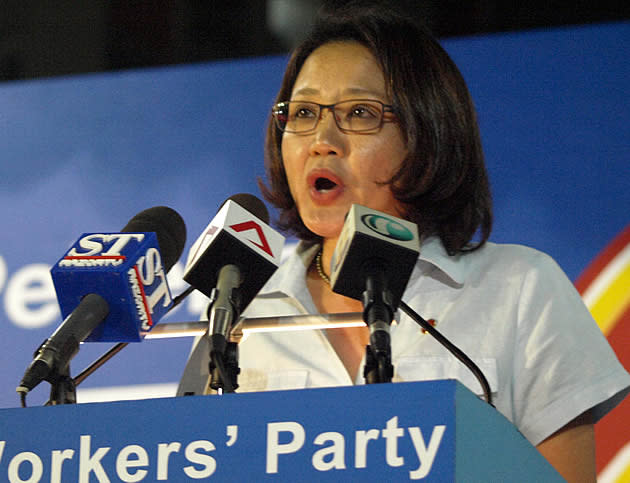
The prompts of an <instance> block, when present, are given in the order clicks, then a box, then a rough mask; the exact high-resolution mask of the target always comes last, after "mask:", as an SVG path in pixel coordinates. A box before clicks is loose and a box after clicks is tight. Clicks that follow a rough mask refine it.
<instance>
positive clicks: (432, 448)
mask: <svg viewBox="0 0 630 483" xmlns="http://www.w3.org/2000/svg"><path fill="white" fill-rule="evenodd" d="M408 429H409V435H410V436H411V440H412V441H413V447H414V448H415V449H416V454H417V455H418V461H419V462H420V466H418V469H416V470H415V471H410V472H409V478H410V479H412V480H419V479H421V478H424V477H425V476H427V475H428V474H429V471H431V467H432V466H433V461H435V455H436V454H437V451H438V448H439V447H440V442H441V441H442V436H444V431H446V426H443V425H438V426H435V427H434V428H433V431H432V433H431V438H429V447H428V448H427V446H426V445H425V444H424V438H423V437H422V431H420V428H418V427H415V428H408Z"/></svg>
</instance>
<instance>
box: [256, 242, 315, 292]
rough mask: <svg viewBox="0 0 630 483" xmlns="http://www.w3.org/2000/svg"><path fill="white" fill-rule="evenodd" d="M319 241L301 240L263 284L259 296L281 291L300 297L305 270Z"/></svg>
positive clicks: (303, 287)
mask: <svg viewBox="0 0 630 483" xmlns="http://www.w3.org/2000/svg"><path fill="white" fill-rule="evenodd" d="M319 248H320V245H319V243H313V242H305V241H301V242H299V243H298V244H297V246H296V247H295V249H294V250H293V251H292V253H291V254H290V255H289V256H288V257H287V258H286V259H285V260H283V261H282V264H281V265H280V267H279V268H278V270H276V272H275V273H274V274H273V276H272V277H271V278H270V279H269V281H268V282H267V283H266V284H265V286H264V287H263V289H262V290H261V291H260V293H259V296H265V295H267V296H271V295H274V294H277V293H282V294H285V295H288V296H290V297H294V298H298V299H299V298H300V295H301V294H303V293H304V291H305V290H307V288H306V272H307V270H308V267H309V266H310V264H311V263H312V262H313V259H314V258H315V255H317V252H318V251H319Z"/></svg>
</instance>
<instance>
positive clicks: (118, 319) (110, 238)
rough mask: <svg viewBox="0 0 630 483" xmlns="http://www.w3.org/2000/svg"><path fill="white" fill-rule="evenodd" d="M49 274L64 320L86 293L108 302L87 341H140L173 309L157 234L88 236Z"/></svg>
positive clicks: (80, 240) (84, 236) (82, 237)
mask: <svg viewBox="0 0 630 483" xmlns="http://www.w3.org/2000/svg"><path fill="white" fill-rule="evenodd" d="M51 275H52V279H53V284H54V286H55V291H56V292H57V300H58V302H59V307H60V308H61V314H62V316H63V317H64V318H66V317H67V316H68V315H69V314H70V313H71V312H72V311H73V310H74V309H75V308H76V307H77V305H79V302H80V301H81V299H82V298H83V297H84V296H85V295H87V294H90V293H96V294H98V295H100V296H101V297H103V298H104V299H105V300H106V301H107V304H108V305H109V314H108V315H107V317H106V318H105V320H103V322H102V323H101V324H100V325H99V326H98V327H97V328H96V329H94V331H92V333H91V334H90V335H89V336H88V338H87V339H86V342H140V341H141V340H142V338H143V336H144V334H146V333H147V332H149V331H150V330H151V329H152V328H153V326H154V325H155V324H156V323H157V322H158V320H159V319H160V318H161V317H162V316H163V315H165V314H166V313H167V312H168V311H169V309H170V308H171V306H172V305H173V299H172V296H171V292H170V289H169V287H168V283H167V281H166V272H165V270H164V266H163V264H162V259H161V256H160V252H159V246H158V241H157V237H156V235H155V233H84V234H83V235H81V237H80V238H79V240H77V242H76V243H75V244H74V245H73V246H72V247H71V248H70V250H68V252H67V253H66V254H65V255H64V256H63V257H62V258H61V259H60V260H59V261H58V262H57V263H56V264H55V266H54V267H53V268H52V269H51Z"/></svg>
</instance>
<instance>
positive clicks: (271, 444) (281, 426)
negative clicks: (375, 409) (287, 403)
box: [266, 416, 446, 480]
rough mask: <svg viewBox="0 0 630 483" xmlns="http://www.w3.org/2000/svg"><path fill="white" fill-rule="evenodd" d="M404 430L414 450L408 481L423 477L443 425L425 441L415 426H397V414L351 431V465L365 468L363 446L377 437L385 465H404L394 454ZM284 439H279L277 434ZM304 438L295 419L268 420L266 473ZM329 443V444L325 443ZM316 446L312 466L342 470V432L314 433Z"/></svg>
mask: <svg viewBox="0 0 630 483" xmlns="http://www.w3.org/2000/svg"><path fill="white" fill-rule="evenodd" d="M405 429H407V433H408V434H409V437H410V439H411V442H412V444H413V447H414V449H415V452H416V456H417V458H418V459H417V461H418V463H419V465H418V467H417V468H416V469H415V470H413V471H409V477H410V479H412V480H419V479H421V478H424V477H426V476H427V475H428V474H429V472H430V471H431V468H432V467H433V463H434V461H435V457H436V455H437V452H438V450H439V448H440V444H441V442H442V436H444V432H445V431H446V426H444V425H437V426H435V427H433V428H432V430H431V437H430V438H429V442H428V444H427V443H426V442H425V440H424V438H423V436H422V431H421V430H420V428H419V427H417V426H416V427H408V428H400V427H399V426H398V416H394V417H392V418H391V419H389V420H388V421H387V423H386V424H385V428H383V429H382V430H378V429H367V430H357V431H355V433H354V467H355V468H366V467H367V459H368V458H367V453H368V451H367V449H368V443H369V442H370V441H375V440H378V439H380V438H382V439H384V440H385V461H386V462H387V465H388V466H391V467H400V466H403V465H404V464H405V459H404V458H403V457H402V456H400V455H399V453H398V440H399V439H400V438H404V436H405ZM282 433H285V434H284V435H283V437H282V439H283V440H284V442H282V443H281V442H280V440H281V434H282ZM305 440H306V432H305V430H304V427H303V426H302V425H301V424H299V423H297V422H295V421H282V422H276V423H269V424H268V425H267V464H266V472H267V473H278V472H279V457H280V455H290V454H295V453H297V452H298V451H300V450H301V449H302V447H303V446H304V442H305ZM328 443H330V444H328ZM313 444H314V445H316V446H324V445H326V446H325V447H324V448H321V449H317V450H316V451H315V452H314V453H313V457H312V460H311V461H312V464H313V468H315V469H316V470H318V471H329V470H333V469H334V470H343V469H346V467H347V466H346V459H345V449H346V441H345V438H344V436H343V434H341V433H338V432H332V431H327V432H324V433H320V434H318V435H317V436H316V437H315V439H314V440H313Z"/></svg>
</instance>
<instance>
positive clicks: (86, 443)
mask: <svg viewBox="0 0 630 483" xmlns="http://www.w3.org/2000/svg"><path fill="white" fill-rule="evenodd" d="M91 443H92V437H91V436H90V435H85V434H84V435H81V450H80V451H79V483H89V481H90V473H92V472H94V476H96V478H98V481H99V482H100V483H109V477H108V476H107V473H105V470H104V469H103V466H102V465H101V459H103V456H105V455H106V454H107V452H108V451H109V450H110V448H109V447H106V448H99V449H97V450H96V452H95V453H94V454H93V455H92V456H90V453H91V448H90V447H91Z"/></svg>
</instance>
